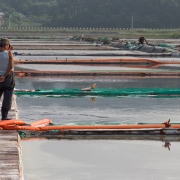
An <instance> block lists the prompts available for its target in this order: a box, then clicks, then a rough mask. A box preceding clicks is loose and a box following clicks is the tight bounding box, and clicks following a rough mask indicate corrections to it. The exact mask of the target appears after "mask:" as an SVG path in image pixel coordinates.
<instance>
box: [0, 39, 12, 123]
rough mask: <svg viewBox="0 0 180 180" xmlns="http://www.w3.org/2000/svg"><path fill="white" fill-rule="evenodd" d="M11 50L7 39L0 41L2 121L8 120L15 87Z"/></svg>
mask: <svg viewBox="0 0 180 180" xmlns="http://www.w3.org/2000/svg"><path fill="white" fill-rule="evenodd" d="M12 49H13V47H12V46H11V45H10V42H9V39H8V38H2V39H0V99H1V97H2V94H3V100H2V107H1V115H2V120H10V119H9V118H8V112H9V110H10V109H11V105H12V97H13V94H14V87H15V78H14V70H13V65H14V57H13V54H12V52H11V50H12Z"/></svg>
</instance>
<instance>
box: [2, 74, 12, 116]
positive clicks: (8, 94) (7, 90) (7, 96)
mask: <svg viewBox="0 0 180 180" xmlns="http://www.w3.org/2000/svg"><path fill="white" fill-rule="evenodd" d="M14 86H15V78H14V73H13V71H11V72H10V74H9V75H8V76H7V77H6V78H5V80H4V82H0V98H1V96H2V94H3V93H4V98H3V101H2V107H1V115H2V119H6V118H7V115H8V112H9V110H10V109H11V105H12V97H13V94H14Z"/></svg>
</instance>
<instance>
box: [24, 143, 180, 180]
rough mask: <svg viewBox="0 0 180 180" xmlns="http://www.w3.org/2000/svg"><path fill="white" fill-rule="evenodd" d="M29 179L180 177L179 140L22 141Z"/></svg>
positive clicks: (166, 179)
mask: <svg viewBox="0 0 180 180" xmlns="http://www.w3.org/2000/svg"><path fill="white" fill-rule="evenodd" d="M21 144H22V146H23V160H24V172H25V179H26V180H36V179H37V180H45V179H53V180H60V179H62V180H80V179H82V180H84V179H89V180H99V179H104V180H110V179H113V180H131V179H132V180H152V179H153V180H157V179H158V180H172V179H173V180H178V179H179V176H180V171H179V158H180V154H179V148H180V143H179V142H173V143H171V144H170V145H169V146H170V148H171V149H170V151H169V149H168V147H167V143H166V144H165V143H163V142H160V141H157V142H156V141H137V140H135V141H127V140H37V141H22V143H21Z"/></svg>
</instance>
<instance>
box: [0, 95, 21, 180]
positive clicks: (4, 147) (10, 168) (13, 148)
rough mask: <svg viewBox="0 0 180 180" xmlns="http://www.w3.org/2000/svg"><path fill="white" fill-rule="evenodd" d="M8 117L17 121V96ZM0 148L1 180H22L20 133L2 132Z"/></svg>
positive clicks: (0, 133)
mask: <svg viewBox="0 0 180 180" xmlns="http://www.w3.org/2000/svg"><path fill="white" fill-rule="evenodd" d="M1 103H2V102H0V105H1ZM8 117H10V118H12V119H17V106H16V96H15V95H14V96H13V101H12V109H11V110H10V112H9V116H8ZM0 147H1V148H0V180H1V179H3V180H22V179H23V171H22V160H21V147H20V138H19V135H18V133H17V132H16V131H5V130H0Z"/></svg>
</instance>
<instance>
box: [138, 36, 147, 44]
mask: <svg viewBox="0 0 180 180" xmlns="http://www.w3.org/2000/svg"><path fill="white" fill-rule="evenodd" d="M138 41H139V44H141V45H142V44H144V41H145V42H146V44H148V42H147V40H146V39H145V38H144V36H140V37H139V40H138Z"/></svg>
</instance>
